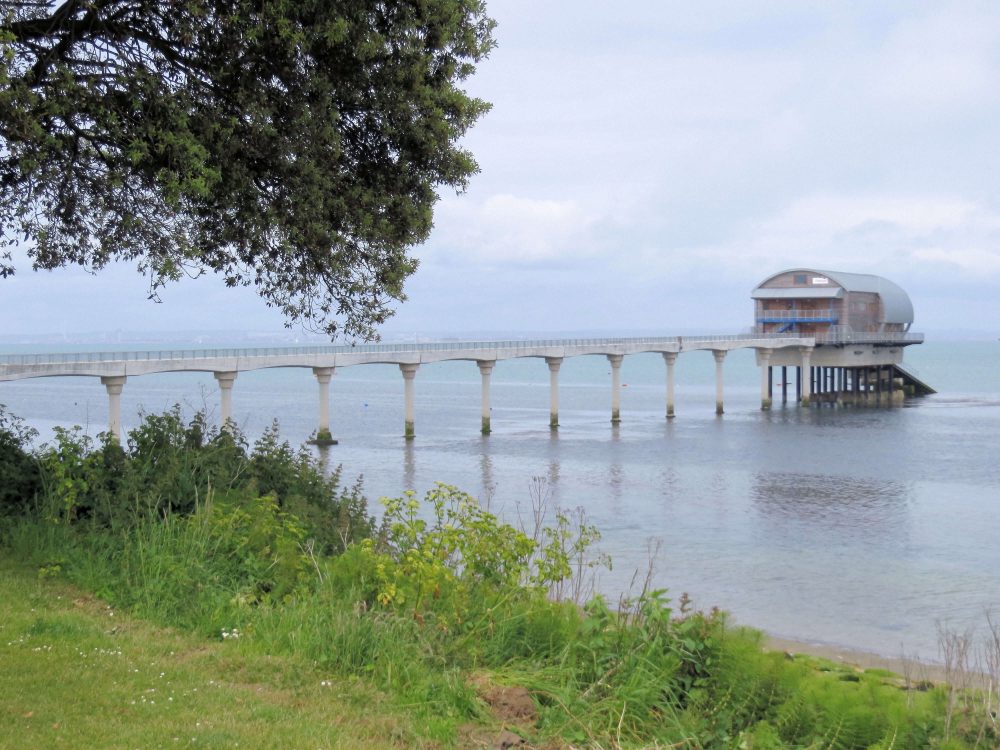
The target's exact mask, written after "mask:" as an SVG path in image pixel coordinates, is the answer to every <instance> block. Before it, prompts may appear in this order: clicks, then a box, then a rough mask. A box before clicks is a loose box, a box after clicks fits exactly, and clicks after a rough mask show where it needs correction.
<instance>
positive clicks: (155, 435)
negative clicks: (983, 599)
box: [0, 410, 1000, 750]
mask: <svg viewBox="0 0 1000 750" xmlns="http://www.w3.org/2000/svg"><path fill="white" fill-rule="evenodd" d="M2 416H3V413H2V410H0V477H3V478H5V479H8V480H18V481H10V482H8V483H7V484H3V483H2V482H0V511H3V510H4V507H5V506H6V513H0V721H3V722H4V727H5V733H4V734H3V735H2V736H0V746H2V747H17V748H21V747H55V748H58V747H81V746H82V747H122V748H147V747H149V748H153V747H156V748H160V747H181V746H195V747H219V748H222V747H225V748H232V747H240V746H242V747H254V748H260V747H263V748H267V747H282V748H298V747H303V748H333V747H350V748H365V747H379V748H385V747H390V748H391V747H407V748H420V747H427V748H432V747H433V748H445V747H461V748H465V747H489V746H498V745H500V744H501V743H498V742H497V741H496V738H497V735H498V733H499V732H500V731H501V730H505V729H510V728H513V729H515V730H516V731H517V732H519V733H520V734H521V735H522V736H525V737H528V738H529V739H530V741H531V742H533V743H534V746H535V747H540V748H541V747H544V748H547V749H548V748H553V749H555V748H589V749H592V750H626V749H629V748H660V747H664V748H665V747H672V748H688V749H690V750H696V749H697V750H703V749H705V750H707V749H708V748H718V749H719V750H729V748H742V749H745V750H750V749H751V748H759V749H761V750H763V749H764V748H792V747H794V748H799V747H805V748H814V749H815V750H820V749H821V748H822V749H823V750H864V749H871V748H881V749H882V750H889V749H890V748H891V749H892V750H906V749H908V748H912V749H913V750H918V749H921V748H925V747H933V748H939V749H940V750H945V749H948V750H959V749H960V748H988V747H996V746H997V742H998V741H1000V733H998V730H997V726H996V701H995V698H994V696H995V694H996V692H995V690H994V689H993V687H994V686H995V685H996V684H1000V683H998V681H997V680H998V679H1000V678H998V676H997V673H998V672H1000V667H996V668H995V669H991V670H990V674H991V675H992V676H993V677H992V678H991V681H990V682H989V686H990V689H988V690H980V691H976V690H962V689H961V686H962V685H963V684H964V682H963V681H962V680H961V679H959V678H960V677H961V675H962V674H964V673H965V672H966V671H967V665H968V661H969V654H970V653H971V651H970V649H971V648H972V645H973V644H972V642H971V640H970V637H969V636H967V635H961V636H959V637H954V638H951V639H949V640H947V641H946V642H947V643H950V644H952V649H951V654H952V655H951V658H950V659H949V660H948V664H950V669H949V670H946V671H949V673H951V674H953V675H954V676H955V678H956V679H954V680H952V682H953V683H954V684H953V686H952V687H950V688H949V687H947V686H938V687H932V688H931V689H928V690H925V691H918V690H911V689H909V688H910V685H909V681H908V680H901V679H900V678H898V677H896V676H894V675H891V674H887V673H885V672H884V671H881V670H870V671H868V672H864V671H859V670H853V669H843V668H838V667H836V666H835V665H833V664H832V663H830V662H822V661H817V660H812V659H801V658H786V657H785V655H783V654H780V653H765V652H764V650H763V648H762V645H763V644H762V639H761V634H760V633H757V632H756V631H752V630H746V629H740V628H732V627H730V626H729V624H728V623H727V619H726V616H725V614H724V613H722V612H719V611H716V610H713V611H711V612H709V613H702V612H697V611H692V610H691V608H690V602H689V600H687V599H686V597H684V596H681V597H680V599H678V600H677V601H676V602H673V601H671V599H670V598H669V596H668V594H667V592H666V591H665V590H655V589H652V587H651V586H650V582H651V573H650V575H648V576H647V578H646V579H645V581H644V582H642V585H641V591H640V592H639V593H638V594H636V595H634V596H630V597H628V598H622V599H621V600H619V601H618V602H615V603H609V602H606V601H605V600H603V599H602V598H600V597H588V596H586V592H587V591H589V590H591V589H590V587H589V586H588V585H583V584H581V580H585V579H586V577H587V576H589V575H590V573H592V572H593V570H594V566H595V565H600V564H601V563H602V558H601V557H600V556H598V557H593V556H592V555H591V552H592V551H591V550H590V547H591V545H592V544H593V543H594V542H596V541H597V540H598V539H599V538H600V535H599V533H598V532H597V530H596V529H594V528H593V527H592V526H590V525H589V524H588V523H587V522H586V519H585V518H584V517H583V516H582V515H581V516H575V515H574V514H572V513H566V512H563V511H560V510H559V509H556V511H555V514H554V524H553V525H549V523H548V521H547V520H546V514H545V510H544V509H545V503H544V502H543V500H542V498H543V495H542V494H540V493H539V494H538V497H537V502H536V498H535V497H533V498H532V511H531V514H530V516H529V519H528V523H527V524H525V525H522V524H521V523H520V521H518V522H516V525H512V524H511V523H508V522H506V521H504V520H503V519H501V518H498V517H497V516H495V515H493V514H492V513H490V512H489V511H488V509H486V508H483V507H482V506H481V505H480V504H479V502H478V501H477V500H476V499H475V498H472V497H470V496H468V495H467V494H465V493H463V492H461V491H460V490H458V489H457V488H453V487H449V486H447V485H437V486H436V487H435V488H434V489H432V490H430V491H429V492H428V493H427V495H426V496H425V498H424V499H423V500H422V501H421V500H420V499H418V498H417V497H416V496H415V494H413V493H406V494H405V495H404V497H401V498H395V499H384V511H383V516H382V522H381V524H380V525H379V526H378V528H376V526H375V524H374V521H373V520H372V519H371V518H370V517H369V516H368V513H367V504H366V501H365V500H364V498H363V496H361V494H360V488H359V487H358V486H357V485H355V486H354V487H352V488H344V487H341V486H340V485H339V475H338V474H334V475H332V476H326V475H325V474H323V473H322V470H321V467H319V466H317V465H316V463H315V461H314V460H313V459H312V458H311V457H310V456H309V455H307V454H302V453H299V454H295V453H294V452H293V451H291V449H290V448H288V446H287V444H280V443H279V442H278V440H277V430H276V428H274V429H273V430H272V431H269V432H268V433H266V434H265V436H264V437H263V438H262V439H261V440H259V441H258V442H257V444H256V445H255V447H254V449H253V451H252V452H249V451H248V450H247V448H246V444H245V442H244V441H242V439H235V438H234V437H233V436H232V435H228V434H216V435H214V436H211V435H210V436H209V437H208V438H206V437H205V434H204V431H203V423H202V420H200V419H199V418H197V417H196V418H195V419H194V420H193V421H192V422H191V423H190V424H189V425H187V426H185V425H184V424H183V423H182V421H181V419H180V415H179V413H178V412H176V411H174V412H169V413H167V414H166V415H163V416H160V417H150V418H148V419H147V421H146V422H145V423H144V425H143V426H142V427H141V428H139V429H138V430H136V431H134V432H133V433H131V434H130V436H129V442H128V448H127V450H125V449H123V448H121V447H119V446H118V445H116V444H114V445H112V444H107V443H106V444H104V445H102V446H100V447H99V448H95V447H94V446H91V445H89V444H88V443H87V442H86V441H85V440H82V439H81V438H79V436H77V435H75V433H73V432H72V431H63V432H62V433H60V434H59V438H60V439H59V441H58V444H57V445H55V446H49V447H43V448H41V449H39V450H37V451H31V452H29V451H27V450H26V449H25V448H24V443H25V441H24V436H23V435H20V433H19V432H18V430H17V429H16V427H15V428H14V429H13V431H11V428H10V427H8V428H7V431H6V433H5V432H4V428H3V424H4V422H3V419H2ZM5 434H6V435H7V437H6V438H4V435H5ZM18 478H20V479H18ZM29 490H30V491H29ZM532 522H533V523H532ZM581 575H582V576H583V579H581ZM577 584H581V585H577ZM74 586H75V588H74ZM991 633H992V636H993V639H992V641H991V643H992V644H993V646H992V647H991V650H988V651H987V655H992V660H989V659H988V660H987V661H988V662H989V664H991V665H1000V627H995V628H992V629H991Z"/></svg>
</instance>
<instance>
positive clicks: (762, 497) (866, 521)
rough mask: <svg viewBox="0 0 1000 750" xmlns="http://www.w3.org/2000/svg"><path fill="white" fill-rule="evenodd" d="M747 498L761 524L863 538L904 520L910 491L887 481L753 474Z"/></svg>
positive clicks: (899, 484) (766, 473)
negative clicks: (804, 526)
mask: <svg viewBox="0 0 1000 750" xmlns="http://www.w3.org/2000/svg"><path fill="white" fill-rule="evenodd" d="M751 497H752V499H753V503H754V505H755V507H756V508H757V509H758V510H759V511H760V513H761V515H762V516H763V517H764V518H767V519H769V520H772V521H775V522H784V523H787V522H788V521H790V520H794V521H796V522H799V523H804V524H807V525H811V526H821V527H823V528H826V529H831V530H832V529H840V530H845V531H849V532H851V533H852V534H853V535H858V536H861V535H866V534H872V533H875V532H881V531H885V530H886V529H887V528H888V527H890V526H891V527H892V528H893V529H894V530H895V531H897V532H898V530H899V527H901V526H902V525H903V524H905V522H906V520H907V514H906V511H907V501H908V499H909V493H908V487H907V485H906V484H905V483H903V482H898V481H893V480H887V479H871V478H856V477H838V476H832V475H829V474H793V473H785V472H757V473H756V474H755V475H754V480H753V486H752V489H751Z"/></svg>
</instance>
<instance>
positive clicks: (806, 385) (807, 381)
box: [799, 346, 813, 406]
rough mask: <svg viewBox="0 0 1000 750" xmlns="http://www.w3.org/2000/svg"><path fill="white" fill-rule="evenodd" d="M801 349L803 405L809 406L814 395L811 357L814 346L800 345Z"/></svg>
mask: <svg viewBox="0 0 1000 750" xmlns="http://www.w3.org/2000/svg"><path fill="white" fill-rule="evenodd" d="M799 351H800V352H801V353H802V405H803V406H809V401H810V397H811V396H812V391H811V389H810V386H811V385H812V382H811V381H812V378H811V377H810V376H809V373H810V366H809V359H810V358H811V357H812V352H813V348H812V347H811V346H800V347H799Z"/></svg>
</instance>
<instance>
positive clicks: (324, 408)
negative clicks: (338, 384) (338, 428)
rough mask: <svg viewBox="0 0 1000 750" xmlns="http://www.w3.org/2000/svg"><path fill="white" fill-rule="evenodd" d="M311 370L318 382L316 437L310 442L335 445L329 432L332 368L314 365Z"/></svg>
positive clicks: (335, 442)
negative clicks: (317, 424)
mask: <svg viewBox="0 0 1000 750" xmlns="http://www.w3.org/2000/svg"><path fill="white" fill-rule="evenodd" d="M312 371H313V375H315V376H316V382H317V383H319V426H318V427H317V428H316V438H315V439H314V440H312V441H311V442H312V443H314V444H316V445H336V444H337V441H336V440H334V439H333V435H332V434H330V379H331V378H332V377H333V368H332V367H314V368H312Z"/></svg>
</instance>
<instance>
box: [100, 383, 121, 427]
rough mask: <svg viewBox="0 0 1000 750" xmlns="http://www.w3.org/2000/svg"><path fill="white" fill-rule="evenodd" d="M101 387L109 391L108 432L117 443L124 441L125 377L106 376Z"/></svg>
mask: <svg viewBox="0 0 1000 750" xmlns="http://www.w3.org/2000/svg"><path fill="white" fill-rule="evenodd" d="M101 385H103V386H104V387H105V389H107V391H108V432H109V433H110V434H111V437H113V438H114V439H115V442H116V443H121V441H122V388H123V387H124V386H125V376H124V375H104V376H102V377H101Z"/></svg>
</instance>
